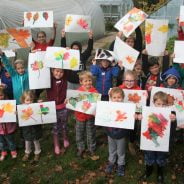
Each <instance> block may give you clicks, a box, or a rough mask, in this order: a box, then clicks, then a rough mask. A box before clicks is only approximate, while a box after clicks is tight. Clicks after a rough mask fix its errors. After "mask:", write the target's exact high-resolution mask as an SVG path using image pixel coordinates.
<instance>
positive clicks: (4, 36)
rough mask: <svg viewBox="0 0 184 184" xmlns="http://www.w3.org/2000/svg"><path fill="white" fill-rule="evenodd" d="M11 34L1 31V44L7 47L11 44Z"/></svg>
mask: <svg viewBox="0 0 184 184" xmlns="http://www.w3.org/2000/svg"><path fill="white" fill-rule="evenodd" d="M9 39H10V35H9V34H8V33H0V46H2V47H3V48H6V47H8V46H9Z"/></svg>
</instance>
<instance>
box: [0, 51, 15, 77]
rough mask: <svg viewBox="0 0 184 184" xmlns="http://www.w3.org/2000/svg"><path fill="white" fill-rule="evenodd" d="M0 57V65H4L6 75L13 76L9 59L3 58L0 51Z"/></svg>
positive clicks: (13, 70)
mask: <svg viewBox="0 0 184 184" xmlns="http://www.w3.org/2000/svg"><path fill="white" fill-rule="evenodd" d="M0 56H1V58H2V63H3V64H4V66H5V68H6V70H7V71H8V73H9V74H10V75H11V76H13V75H15V74H16V71H15V69H14V68H13V67H12V65H11V64H10V61H9V59H8V58H7V57H6V56H5V54H4V52H3V51H2V50H1V49H0Z"/></svg>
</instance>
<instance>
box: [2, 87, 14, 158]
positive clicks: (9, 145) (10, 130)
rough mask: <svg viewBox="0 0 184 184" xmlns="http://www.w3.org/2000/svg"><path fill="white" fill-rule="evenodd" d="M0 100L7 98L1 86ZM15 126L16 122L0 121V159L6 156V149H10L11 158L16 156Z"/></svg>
mask: <svg viewBox="0 0 184 184" xmlns="http://www.w3.org/2000/svg"><path fill="white" fill-rule="evenodd" d="M0 100H7V98H6V93H5V91H4V89H3V88H0ZM1 111H2V110H1ZM16 127H17V125H16V123H1V122H0V150H1V157H0V161H3V160H4V159H5V158H6V157H7V151H8V150H10V153H11V157H12V158H13V159H15V158H17V151H16V144H15V140H14V135H15V131H16Z"/></svg>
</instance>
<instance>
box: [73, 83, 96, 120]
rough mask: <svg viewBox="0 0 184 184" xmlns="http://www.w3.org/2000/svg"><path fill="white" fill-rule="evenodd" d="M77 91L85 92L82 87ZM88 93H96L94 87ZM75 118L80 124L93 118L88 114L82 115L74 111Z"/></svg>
mask: <svg viewBox="0 0 184 184" xmlns="http://www.w3.org/2000/svg"><path fill="white" fill-rule="evenodd" d="M77 90H79V91H86V90H85V89H84V88H83V86H81V87H79V88H78V89H77ZM88 92H94V93H98V91H97V90H96V89H95V88H94V87H91V88H90V89H89V90H88ZM75 117H76V119H77V121H81V122H84V121H87V120H90V119H91V118H93V117H94V116H93V115H89V114H84V113H82V112H78V111H75Z"/></svg>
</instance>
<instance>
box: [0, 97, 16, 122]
mask: <svg viewBox="0 0 184 184" xmlns="http://www.w3.org/2000/svg"><path fill="white" fill-rule="evenodd" d="M8 122H16V101H15V100H0V123H8Z"/></svg>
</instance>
